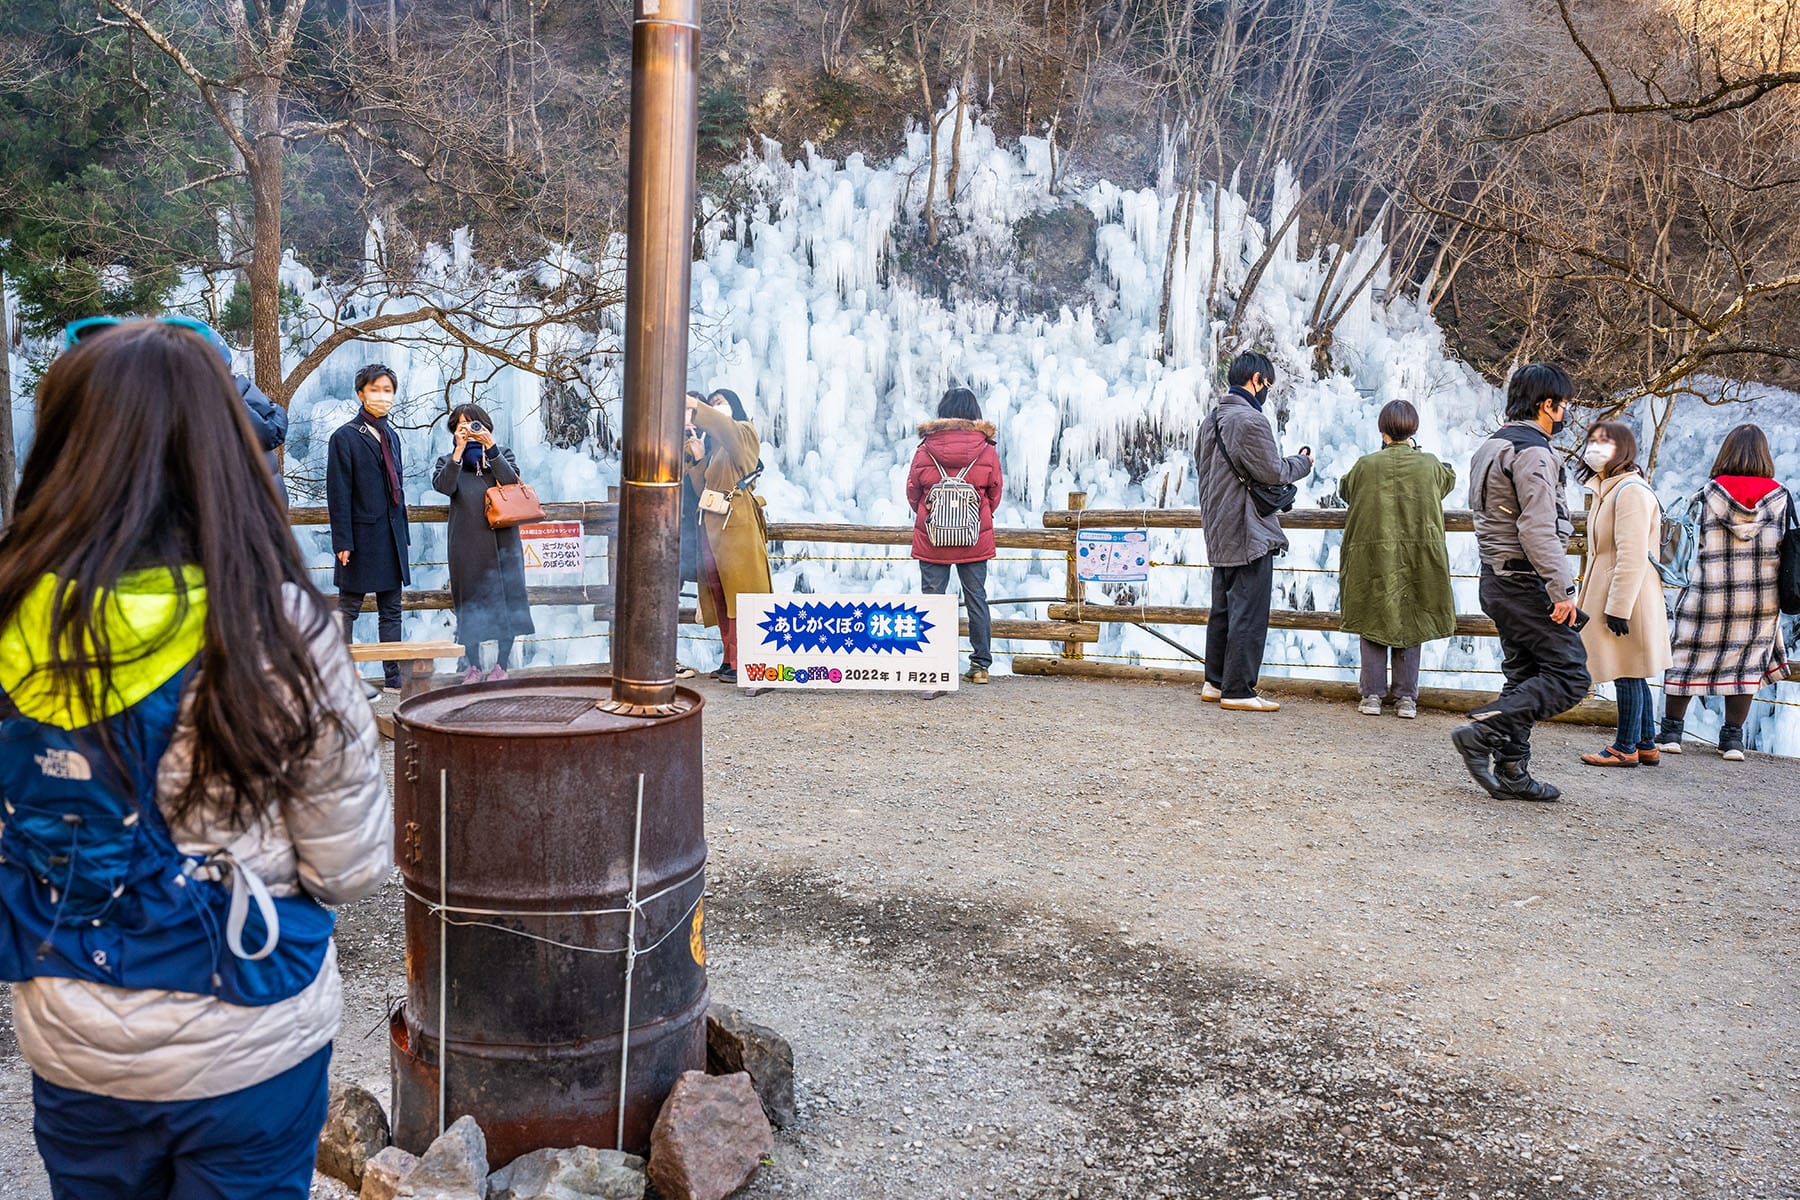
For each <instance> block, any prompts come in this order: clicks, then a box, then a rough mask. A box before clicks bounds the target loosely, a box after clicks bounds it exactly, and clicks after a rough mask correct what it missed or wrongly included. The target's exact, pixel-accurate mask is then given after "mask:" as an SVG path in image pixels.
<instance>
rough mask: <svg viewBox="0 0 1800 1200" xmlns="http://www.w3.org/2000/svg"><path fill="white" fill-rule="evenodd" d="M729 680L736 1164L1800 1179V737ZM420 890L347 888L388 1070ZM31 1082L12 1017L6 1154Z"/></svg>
mask: <svg viewBox="0 0 1800 1200" xmlns="http://www.w3.org/2000/svg"><path fill="white" fill-rule="evenodd" d="M703 690H704V692H705V694H706V696H707V699H708V701H709V704H710V707H709V708H708V710H707V755H708V760H707V767H708V781H709V782H708V805H709V817H708V839H709V842H710V845H711V854H712V859H711V880H712V884H711V889H710V891H709V894H708V900H707V923H706V925H707V933H708V940H709V961H710V964H711V981H712V987H713V991H714V995H715V997H716V998H718V999H722V1000H725V1001H727V1002H729V1003H732V1004H734V1005H736V1006H737V1007H739V1008H741V1009H743V1010H744V1011H745V1012H746V1013H747V1014H748V1015H750V1016H751V1017H753V1018H754V1019H757V1020H760V1021H763V1022H764V1023H767V1024H770V1025H773V1026H775V1027H776V1028H777V1029H779V1030H781V1031H782V1032H783V1033H785V1034H786V1035H787V1036H788V1037H789V1039H790V1040H791V1041H792V1042H793V1044H794V1053H795V1060H796V1074H797V1075H798V1077H799V1081H800V1082H799V1099H800V1120H799V1122H798V1124H797V1126H796V1127H795V1128H794V1129H791V1130H788V1131H786V1132H785V1133H783V1134H782V1135H781V1136H780V1137H779V1138H778V1140H777V1150H776V1154H775V1164H774V1165H773V1166H772V1167H769V1168H766V1169H765V1170H764V1171H763V1172H762V1173H761V1174H760V1176H759V1177H758V1179H757V1181H756V1182H755V1183H754V1184H753V1185H752V1187H751V1188H750V1189H749V1191H748V1192H747V1194H748V1195H750V1196H753V1197H759V1198H768V1197H818V1198H821V1200H823V1198H826V1197H831V1198H834V1200H835V1198H842V1197H855V1198H858V1200H862V1198H871V1200H872V1198H886V1197H892V1198H895V1200H898V1198H902V1197H905V1198H909V1200H912V1198H936V1197H962V1196H982V1197H985V1196H1019V1197H1030V1198H1033V1200H1036V1198H1040V1197H1081V1198H1083V1200H1095V1198H1102V1197H1104V1198H1112V1197H1117V1198H1121V1200H1123V1198H1125V1197H1133V1198H1136V1197H1165V1196H1166V1197H1209V1198H1217V1200H1256V1198H1258V1197H1266V1198H1268V1200H1277V1198H1284V1197H1296V1198H1300V1197H1303V1198H1306V1200H1314V1198H1317V1200H1325V1198H1336V1197H1346V1198H1348V1197H1384V1198H1385V1197H1407V1198H1409V1200H1416V1198H1422V1197H1441V1198H1444V1200H1452V1198H1453V1200H1500V1198H1504V1197H1516V1198H1537V1197H1563V1196H1584V1197H1617V1198H1620V1200H1626V1198H1632V1200H1636V1198H1639V1197H1643V1198H1659V1197H1671V1198H1673V1197H1682V1198H1688V1197H1693V1198H1701V1197H1706V1198H1712V1197H1718V1198H1721V1200H1723V1198H1727V1197H1728V1198H1730V1200H1765V1198H1790V1200H1791V1198H1795V1197H1800V1183H1797V1182H1796V1179H1797V1178H1800V1134H1797V1133H1796V1125H1797V1122H1796V1113H1795V1108H1796V1097H1797V1096H1800V1050H1796V1048H1795V1045H1794V1035H1795V1032H1796V1029H1797V1028H1800V1013H1797V1007H1796V999H1797V998H1800V985H1797V983H1796V973H1795V963H1796V962H1797V961H1800V957H1797V951H1800V922H1797V921H1796V884H1797V883H1800V848H1797V847H1800V839H1797V837H1796V834H1797V833H1800V816H1797V815H1796V799H1797V798H1800V768H1796V765H1795V764H1794V763H1793V762H1791V761H1786V760H1778V759H1772V758H1766V757H1762V756H1758V755H1752V756H1751V757H1750V761H1748V762H1746V763H1743V764H1728V763H1723V762H1721V761H1719V760H1718V759H1717V758H1716V756H1714V755H1713V753H1712V752H1711V750H1710V748H1708V747H1702V746H1697V745H1696V746H1691V747H1690V753H1689V754H1687V755H1684V756H1682V757H1681V758H1679V759H1672V760H1666V765H1665V766H1663V767H1660V768H1655V769H1639V770H1636V771H1600V770H1595V769H1591V768H1584V767H1581V766H1580V765H1579V764H1577V763H1576V762H1575V758H1576V756H1577V755H1578V754H1579V753H1580V752H1581V751H1582V750H1586V749H1592V748H1594V747H1596V746H1598V745H1599V744H1600V742H1601V740H1602V735H1601V733H1600V732H1599V731H1594V730H1583V729H1578V728H1566V727H1555V728H1546V729H1544V730H1542V731H1540V733H1539V735H1538V742H1537V745H1538V762H1537V763H1536V764H1535V765H1536V767H1537V769H1538V770H1539V772H1540V773H1541V774H1543V775H1545V776H1547V777H1549V778H1551V779H1553V780H1555V781H1556V782H1558V783H1559V784H1561V785H1562V786H1563V787H1564V789H1565V791H1566V792H1568V793H1569V798H1568V799H1567V800H1565V801H1564V802H1563V803H1562V804H1559V805H1553V806H1531V805H1521V804H1505V803H1499V802H1495V801H1491V800H1489V799H1488V798H1487V797H1485V796H1483V795H1482V794H1480V793H1479V792H1477V791H1476V790H1475V789H1474V788H1473V785H1471V784H1470V783H1469V782H1468V780H1467V779H1466V777H1465V776H1463V774H1462V772H1461V769H1460V766H1458V765H1457V763H1456V761H1455V759H1454V757H1453V756H1452V754H1451V752H1450V749H1449V745H1448V741H1447V734H1448V732H1449V730H1450V728H1451V726H1452V724H1453V721H1452V720H1451V718H1448V717H1444V716H1438V715H1433V714H1429V713H1428V714H1425V715H1424V716H1422V717H1421V718H1420V719H1419V720H1418V721H1416V722H1411V723H1403V722H1399V721H1396V720H1394V719H1393V718H1392V717H1384V718H1381V719H1380V720H1376V719H1373V718H1367V717H1359V716H1357V715H1356V713H1355V712H1354V710H1353V709H1350V708H1348V707H1344V706H1336V705H1330V704H1324V703H1319V702H1309V701H1290V702H1288V703H1287V705H1286V707H1285V708H1284V709H1283V711H1282V712H1281V713H1280V714H1278V715H1275V716H1272V717H1261V716H1255V715H1249V714H1231V713H1222V712H1220V711H1218V710H1217V709H1215V708H1213V707H1211V706H1203V705H1201V704H1200V703H1199V702H1198V700H1197V698H1196V696H1195V695H1194V693H1193V692H1192V690H1191V689H1188V688H1182V687H1174V686H1155V685H1141V684H1118V683H1104V682H1092V681H1080V680H1046V679H1017V678H1002V679H998V680H996V682H995V683H994V684H993V685H991V686H989V687H987V688H985V689H967V690H965V691H964V692H961V693H958V694H954V695H951V696H946V697H943V698H940V699H937V700H930V701H927V700H923V699H919V698H914V697H897V696H887V695H881V694H862V695H855V694H851V695H840V696H818V695H805V694H798V693H780V692H775V693H769V694H765V695H763V696H760V697H755V698H750V697H744V696H740V695H737V694H735V693H731V692H729V691H727V690H726V689H724V688H722V687H719V686H718V685H715V684H711V683H710V682H709V683H706V684H705V685H704V686H703ZM827 747H828V748H829V749H825V748H827ZM822 750H823V753H822V752H821V751H822ZM746 780H749V781H751V782H749V783H748V784H747V783H746ZM398 912H399V905H398V891H397V889H396V888H394V887H391V886H390V887H389V888H388V889H387V891H386V892H384V893H383V894H382V895H380V896H377V897H375V898H373V899H371V900H369V901H366V902H364V903H362V904H359V905H356V906H353V907H352V908H350V909H347V910H346V911H345V913H344V919H343V922H342V926H341V936H340V942H341V948H342V949H341V952H342V957H343V962H344V967H345V972H346V977H347V980H348V992H349V997H350V1000H349V1011H348V1012H347V1014H346V1019H345V1025H344V1032H343V1036H342V1037H341V1039H340V1041H339V1043H338V1057H337V1061H336V1063H335V1070H336V1072H337V1074H338V1075H340V1076H341V1077H343V1078H346V1079H354V1080H357V1081H359V1082H362V1083H363V1084H364V1085H365V1086H369V1087H370V1088H371V1089H372V1090H374V1091H376V1093H377V1094H378V1095H385V1091H386V1044H385V1035H384V1032H383V1030H382V1025H383V1016H384V1014H385V1012H386V1005H387V1002H388V999H389V997H390V996H391V995H394V994H397V993H399V992H400V991H401V990H403V983H402V974H401V948H400V945H399V932H398V925H399V921H398ZM29 1111H30V1110H29V1076H28V1073H27V1071H26V1069H25V1068H24V1066H23V1064H22V1063H20V1062H19V1060H18V1058H17V1055H16V1051H15V1050H14V1048H13V1045H12V1042H11V1038H10V1028H8V1029H7V1031H6V1032H0V1196H33V1197H36V1196H43V1195H46V1194H47V1189H46V1188H45V1186H44V1183H43V1180H42V1176H41V1173H40V1172H39V1168H38V1165H37V1162H36V1158H35V1155H34V1154H33V1153H32V1151H31V1146H30V1134H29ZM318 1194H319V1195H320V1196H321V1197H324V1196H340V1195H346V1194H347V1193H342V1192H339V1191H337V1190H336V1189H333V1188H331V1187H327V1186H322V1187H321V1188H320V1189H319V1191H318Z"/></svg>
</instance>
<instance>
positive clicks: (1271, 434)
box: [1194, 350, 1313, 712]
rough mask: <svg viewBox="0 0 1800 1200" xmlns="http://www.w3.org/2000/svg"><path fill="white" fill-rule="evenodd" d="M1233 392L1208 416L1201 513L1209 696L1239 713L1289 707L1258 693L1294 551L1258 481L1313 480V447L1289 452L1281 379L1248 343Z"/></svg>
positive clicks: (1199, 453) (1234, 373) (1235, 366)
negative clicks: (1288, 554) (1275, 401)
mask: <svg viewBox="0 0 1800 1200" xmlns="http://www.w3.org/2000/svg"><path fill="white" fill-rule="evenodd" d="M1227 380H1228V381H1229V383H1230V384H1231V390H1230V391H1228V392H1226V393H1225V395H1224V396H1223V397H1221V398H1220V400H1219V402H1218V404H1216V405H1214V406H1213V410H1212V411H1211V412H1210V413H1208V414H1206V419H1205V420H1203V421H1201V422H1200V440H1199V444H1198V445H1196V446H1195V447H1194V462H1195V466H1196V468H1197V473H1198V478H1199V483H1200V520H1201V523H1202V525H1203V527H1204V529H1205V531H1206V558H1207V561H1208V562H1209V563H1211V564H1212V573H1213V601H1212V615H1211V617H1210V619H1209V620H1208V621H1207V625H1206V685H1205V686H1204V687H1203V688H1202V689H1201V691H1200V698H1201V699H1202V700H1206V701H1209V702H1217V703H1218V704H1219V706H1220V707H1221V708H1228V709H1231V710H1233V711H1235V712H1274V711H1275V710H1276V709H1278V708H1280V707H1281V705H1279V704H1277V703H1276V702H1275V701H1273V700H1270V699H1267V698H1265V697H1262V696H1258V695H1257V694H1256V678H1257V675H1258V674H1259V673H1260V671H1261V669H1262V658H1263V643H1264V642H1265V641H1266V640H1267V639H1268V636H1269V602H1270V600H1271V598H1272V597H1273V595H1274V592H1275V556H1276V555H1277V554H1281V553H1284V552H1285V551H1286V550H1287V547H1288V542H1287V537H1286V536H1285V535H1284V534H1283V533H1282V532H1281V522H1280V520H1279V519H1277V517H1276V515H1275V514H1274V513H1273V512H1271V513H1267V514H1265V513H1263V512H1262V511H1261V510H1260V509H1259V508H1258V507H1257V503H1256V499H1255V496H1254V495H1253V493H1252V490H1251V489H1252V485H1254V484H1264V485H1271V486H1280V485H1282V484H1289V483H1293V482H1294V481H1295V480H1297V479H1304V478H1305V477H1306V476H1307V475H1309V474H1311V472H1312V468H1313V460H1312V451H1310V450H1308V449H1307V448H1306V447H1305V446H1302V447H1301V448H1300V453H1298V454H1294V455H1290V456H1289V457H1287V458H1283V457H1281V452H1280V450H1278V449H1277V448H1276V445H1275V431H1274V430H1273V429H1272V428H1271V427H1270V425H1269V419H1268V418H1267V417H1265V416H1264V415H1263V411H1262V409H1263V401H1264V400H1265V399H1266V398H1267V397H1268V394H1269V388H1270V387H1271V386H1272V385H1273V384H1274V382H1275V365H1274V364H1273V363H1271V362H1270V361H1269V359H1268V356H1267V355H1264V354H1258V353H1256V352H1255V351H1253V350H1246V351H1244V352H1243V353H1241V354H1239V355H1238V356H1237V357H1236V358H1234V359H1232V360H1231V368H1230V371H1229V373H1228V375H1227Z"/></svg>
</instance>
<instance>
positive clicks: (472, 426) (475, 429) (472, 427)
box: [469, 421, 487, 433]
mask: <svg viewBox="0 0 1800 1200" xmlns="http://www.w3.org/2000/svg"><path fill="white" fill-rule="evenodd" d="M469 432H470V433H486V432H487V427H486V426H484V425H483V424H482V423H481V422H480V421H470V422H469Z"/></svg>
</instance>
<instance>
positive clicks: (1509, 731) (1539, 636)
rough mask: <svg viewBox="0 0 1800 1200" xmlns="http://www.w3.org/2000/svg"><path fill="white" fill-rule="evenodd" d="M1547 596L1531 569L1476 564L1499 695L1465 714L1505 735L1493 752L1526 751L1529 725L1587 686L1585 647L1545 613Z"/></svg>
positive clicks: (1510, 755) (1568, 703)
mask: <svg viewBox="0 0 1800 1200" xmlns="http://www.w3.org/2000/svg"><path fill="white" fill-rule="evenodd" d="M1551 607H1552V606H1551V604H1550V597H1549V596H1548V595H1547V594H1546V593H1545V591H1544V581H1543V580H1542V579H1540V578H1539V577H1538V576H1536V575H1500V574H1497V573H1496V572H1495V571H1494V570H1493V569H1492V568H1491V567H1486V566H1484V567H1482V568H1481V611H1482V612H1484V613H1486V614H1487V615H1488V616H1490V617H1492V618H1493V619H1494V624H1495V625H1496V626H1498V627H1499V630H1500V654H1501V659H1500V670H1501V672H1502V673H1503V674H1504V675H1505V676H1506V684H1505V686H1504V687H1502V688H1501V689H1500V695H1499V696H1498V697H1497V698H1496V699H1494V700H1491V701H1489V702H1488V703H1486V704H1484V705H1482V706H1481V707H1480V708H1477V709H1476V710H1475V711H1474V712H1473V713H1471V714H1470V715H1471V716H1473V717H1477V718H1479V719H1481V720H1482V721H1484V722H1485V723H1486V724H1487V725H1488V726H1490V727H1492V728H1494V729H1498V730H1499V731H1500V732H1502V733H1504V734H1505V735H1506V739H1507V742H1508V743H1509V746H1508V749H1507V750H1506V751H1505V752H1504V753H1502V754H1499V755H1496V757H1498V758H1502V759H1512V760H1517V759H1521V758H1524V757H1525V756H1526V755H1528V754H1529V753H1531V727H1532V725H1534V724H1536V723H1537V722H1539V721H1547V720H1549V719H1550V718H1551V717H1554V716H1555V715H1556V714H1558V713H1563V712H1567V711H1569V710H1570V709H1571V708H1574V707H1575V706H1576V705H1577V704H1580V703H1581V698H1582V697H1583V696H1585V695H1587V692H1588V683H1589V679H1588V669H1587V650H1586V648H1585V647H1583V646H1582V644H1581V635H1580V634H1579V633H1576V632H1575V630H1574V629H1572V628H1571V627H1569V626H1567V625H1558V624H1556V623H1555V622H1553V621H1552V620H1551V619H1550V611H1551Z"/></svg>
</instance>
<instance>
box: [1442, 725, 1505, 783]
mask: <svg viewBox="0 0 1800 1200" xmlns="http://www.w3.org/2000/svg"><path fill="white" fill-rule="evenodd" d="M1450 742H1451V744H1452V745H1454V746H1455V747H1456V752H1457V753H1458V754H1460V755H1462V760H1463V766H1465V767H1467V768H1468V769H1469V776H1470V778H1472V779H1474V780H1475V782H1476V783H1478V784H1480V785H1481V790H1482V791H1484V792H1486V793H1487V794H1488V795H1490V796H1497V797H1498V796H1504V795H1506V793H1504V792H1502V791H1501V789H1500V781H1499V780H1498V779H1496V778H1495V777H1494V768H1493V764H1492V760H1493V757H1494V751H1496V750H1499V749H1501V748H1503V747H1504V746H1505V745H1506V737H1505V735H1504V734H1502V733H1501V732H1500V731H1499V730H1497V729H1491V728H1489V727H1488V726H1486V725H1483V724H1482V723H1481V722H1479V721H1472V722H1470V723H1469V724H1467V725H1458V726H1457V727H1456V728H1455V729H1452V730H1451V731H1450Z"/></svg>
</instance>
